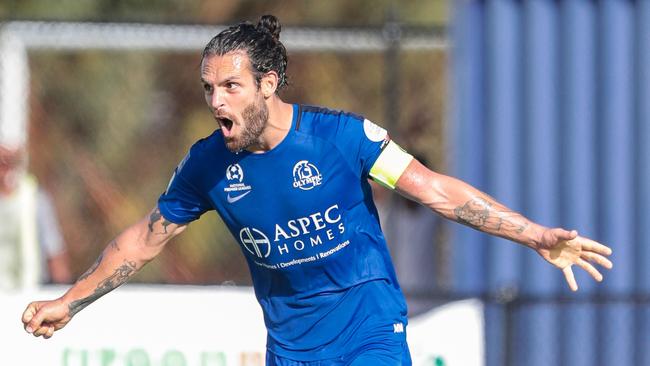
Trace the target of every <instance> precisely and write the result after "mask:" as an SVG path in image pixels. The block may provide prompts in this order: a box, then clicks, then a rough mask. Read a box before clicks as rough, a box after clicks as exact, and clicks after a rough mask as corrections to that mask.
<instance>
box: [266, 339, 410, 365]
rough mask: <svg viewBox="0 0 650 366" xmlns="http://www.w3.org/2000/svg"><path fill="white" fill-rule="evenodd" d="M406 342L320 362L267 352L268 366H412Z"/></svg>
mask: <svg viewBox="0 0 650 366" xmlns="http://www.w3.org/2000/svg"><path fill="white" fill-rule="evenodd" d="M411 364H412V363H411V353H410V352H409V348H408V344H406V342H392V341H386V342H382V343H370V344H366V345H364V346H362V347H360V348H359V349H357V350H355V351H353V352H350V353H349V354H347V355H344V356H341V357H337V358H330V359H327V360H318V361H295V360H291V359H288V358H284V357H280V356H278V355H276V354H274V353H272V352H270V351H266V366H411Z"/></svg>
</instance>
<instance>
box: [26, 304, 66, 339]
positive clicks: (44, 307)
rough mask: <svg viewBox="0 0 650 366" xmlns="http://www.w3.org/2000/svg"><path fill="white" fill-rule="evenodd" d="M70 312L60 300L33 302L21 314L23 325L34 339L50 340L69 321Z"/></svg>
mask: <svg viewBox="0 0 650 366" xmlns="http://www.w3.org/2000/svg"><path fill="white" fill-rule="evenodd" d="M69 313H70V310H69V309H68V306H67V305H65V304H64V302H63V301H62V300H61V299H57V300H52V301H35V302H32V303H31V304H29V305H28V306H27V309H25V312H23V317H22V321H23V325H24V327H25V330H26V331H27V333H31V334H32V335H33V336H34V337H40V336H43V338H46V339H47V338H50V337H52V335H54V332H55V331H57V330H59V329H61V328H63V327H65V325H66V324H68V322H69V321H70V319H71V317H70V315H69Z"/></svg>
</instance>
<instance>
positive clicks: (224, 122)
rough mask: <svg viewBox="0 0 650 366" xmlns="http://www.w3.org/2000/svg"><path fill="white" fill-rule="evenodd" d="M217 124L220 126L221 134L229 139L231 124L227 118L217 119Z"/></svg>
mask: <svg viewBox="0 0 650 366" xmlns="http://www.w3.org/2000/svg"><path fill="white" fill-rule="evenodd" d="M217 122H218V123H219V126H221V132H222V133H223V135H224V136H225V137H230V136H231V135H232V127H233V122H232V120H231V119H229V118H227V117H217Z"/></svg>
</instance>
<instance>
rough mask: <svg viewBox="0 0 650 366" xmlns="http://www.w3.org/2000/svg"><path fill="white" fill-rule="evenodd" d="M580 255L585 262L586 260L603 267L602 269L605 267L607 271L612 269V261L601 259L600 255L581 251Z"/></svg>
mask: <svg viewBox="0 0 650 366" xmlns="http://www.w3.org/2000/svg"><path fill="white" fill-rule="evenodd" d="M581 255H582V257H583V258H584V259H586V260H588V261H590V262H594V263H598V264H599V265H601V266H603V267H605V268H607V269H612V267H613V266H614V265H613V264H612V261H610V260H609V259H607V258H605V257H603V256H602V255H600V254H597V253H593V252H585V251H583V252H582V254H581Z"/></svg>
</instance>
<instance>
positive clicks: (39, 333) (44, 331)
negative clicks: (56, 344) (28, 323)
mask: <svg viewBox="0 0 650 366" xmlns="http://www.w3.org/2000/svg"><path fill="white" fill-rule="evenodd" d="M49 330H50V327H48V326H43V327H39V328H38V329H36V330H35V331H34V333H32V335H33V336H34V337H40V336H43V335H45V334H47V332H48V331H49Z"/></svg>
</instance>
